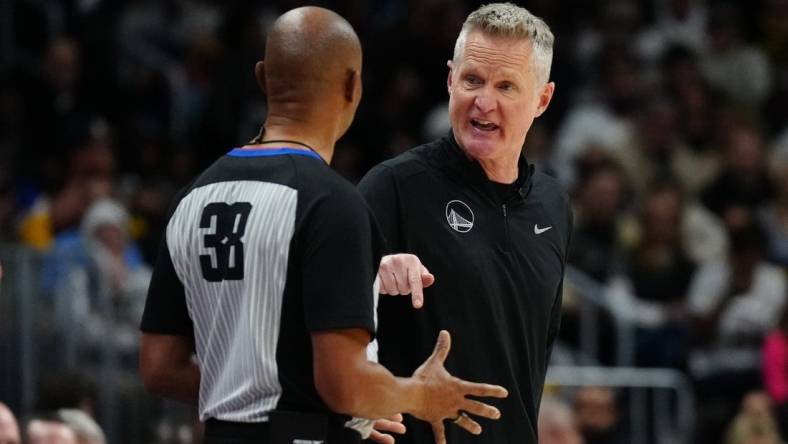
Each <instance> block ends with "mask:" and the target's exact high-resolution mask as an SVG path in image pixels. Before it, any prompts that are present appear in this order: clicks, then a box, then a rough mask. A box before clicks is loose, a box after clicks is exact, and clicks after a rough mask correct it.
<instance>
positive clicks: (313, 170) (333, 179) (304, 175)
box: [297, 163, 360, 197]
mask: <svg viewBox="0 0 788 444" xmlns="http://www.w3.org/2000/svg"><path fill="white" fill-rule="evenodd" d="M297 178H298V187H299V188H300V189H302V190H306V191H311V192H317V193H319V194H324V193H329V194H335V195H340V196H346V197H355V196H358V197H360V195H359V194H358V191H357V190H356V187H355V186H354V185H353V184H352V183H351V182H350V181H349V180H347V179H346V178H344V177H342V175H341V174H339V173H338V172H336V171H334V170H333V169H331V168H327V167H326V166H325V165H315V164H310V163H303V164H300V165H298V166H297Z"/></svg>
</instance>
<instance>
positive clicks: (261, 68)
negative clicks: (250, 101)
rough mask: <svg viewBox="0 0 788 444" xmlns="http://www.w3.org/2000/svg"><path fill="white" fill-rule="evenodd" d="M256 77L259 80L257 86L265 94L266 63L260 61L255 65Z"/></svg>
mask: <svg viewBox="0 0 788 444" xmlns="http://www.w3.org/2000/svg"><path fill="white" fill-rule="evenodd" d="M254 77H255V78H256V79H257V86H259V87H260V91H262V92H263V94H265V61H263V60H260V61H259V62H257V63H255V65H254Z"/></svg>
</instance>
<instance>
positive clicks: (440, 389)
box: [412, 330, 508, 444]
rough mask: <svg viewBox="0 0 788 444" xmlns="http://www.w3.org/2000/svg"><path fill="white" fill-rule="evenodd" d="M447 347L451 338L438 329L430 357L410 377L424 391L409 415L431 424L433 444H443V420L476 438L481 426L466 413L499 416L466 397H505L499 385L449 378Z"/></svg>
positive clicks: (482, 404) (486, 406) (449, 345)
mask: <svg viewBox="0 0 788 444" xmlns="http://www.w3.org/2000/svg"><path fill="white" fill-rule="evenodd" d="M450 348H451V336H449V332H447V331H446V330H441V332H440V334H439V335H438V341H437V342H436V343H435V349H434V350H433V352H432V355H431V356H430V357H429V358H428V359H427V360H426V361H424V363H423V364H422V365H421V367H419V368H417V369H416V371H415V372H413V377H414V378H416V379H421V380H422V381H423V382H424V384H425V386H427V390H425V396H424V398H423V400H422V402H421V407H420V408H419V409H418V410H417V411H414V412H412V414H413V416H415V417H417V418H419V419H421V420H424V421H427V422H429V423H430V424H431V425H432V433H433V434H434V435H435V442H436V444H445V443H446V436H445V430H444V424H443V421H444V420H446V419H450V420H453V421H454V423H455V424H457V425H458V426H459V427H462V428H463V429H465V430H467V431H468V432H470V433H472V434H474V435H478V434H480V433H482V427H481V426H480V425H479V423H477V422H476V421H474V420H473V419H471V417H470V416H468V413H470V414H472V415H477V416H481V417H484V418H489V419H498V418H500V417H501V412H500V411H498V409H496V408H495V407H493V406H491V405H488V404H485V403H483V402H479V401H475V400H473V399H468V398H467V396H475V397H494V398H505V397H507V396H508V392H507V391H506V389H505V388H503V387H501V386H498V385H491V384H479V383H474V382H468V381H463V380H462V379H459V378H456V377H454V376H452V375H450V374H449V372H448V371H446V368H445V367H444V366H443V362H444V361H445V360H446V356H447V355H448V354H449V349H450Z"/></svg>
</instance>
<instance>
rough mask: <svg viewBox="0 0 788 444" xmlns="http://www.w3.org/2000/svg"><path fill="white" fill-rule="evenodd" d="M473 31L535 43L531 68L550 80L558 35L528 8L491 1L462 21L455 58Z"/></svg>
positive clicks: (542, 79) (538, 77) (541, 77)
mask: <svg viewBox="0 0 788 444" xmlns="http://www.w3.org/2000/svg"><path fill="white" fill-rule="evenodd" d="M471 31H481V32H482V33H483V34H485V35H489V36H493V37H507V38H515V39H524V40H529V41H530V42H531V44H532V45H533V54H532V56H531V59H532V60H531V63H532V65H533V66H532V68H533V69H534V73H535V74H536V78H537V80H539V81H540V82H541V83H547V81H548V79H549V78H550V66H551V65H552V63H553V42H554V41H555V37H553V33H552V32H551V31H550V27H549V26H547V23H545V22H544V20H542V19H540V18H539V17H537V16H535V15H533V14H531V13H530V12H529V11H528V10H527V9H525V8H523V7H520V6H517V5H513V4H511V3H491V4H489V5H484V6H482V7H480V8H479V9H477V10H475V11H473V12H472V13H471V14H470V15H469V16H468V18H467V19H465V23H463V24H462V29H461V30H460V35H459V36H458V37H457V42H456V43H455V45H454V61H455V62H457V61H459V60H460V58H461V57H462V52H463V50H464V49H465V40H466V38H467V36H468V34H469V33H470V32H471Z"/></svg>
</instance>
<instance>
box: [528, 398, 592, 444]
mask: <svg viewBox="0 0 788 444" xmlns="http://www.w3.org/2000/svg"><path fill="white" fill-rule="evenodd" d="M538 429H539V444H583V437H582V436H581V435H580V432H579V430H578V428H577V420H576V419H575V414H574V413H573V412H572V409H571V408H570V407H569V406H568V405H566V403H564V402H563V401H562V400H559V399H557V398H554V397H545V398H544V399H542V404H541V406H540V407H539V427H538Z"/></svg>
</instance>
